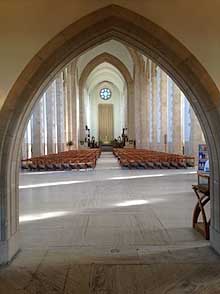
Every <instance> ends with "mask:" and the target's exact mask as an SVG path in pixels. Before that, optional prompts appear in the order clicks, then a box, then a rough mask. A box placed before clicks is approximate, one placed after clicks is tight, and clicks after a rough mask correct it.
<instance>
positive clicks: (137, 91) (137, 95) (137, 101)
mask: <svg viewBox="0 0 220 294" xmlns="http://www.w3.org/2000/svg"><path fill="white" fill-rule="evenodd" d="M134 58H135V64H134V113H135V116H134V119H135V140H136V147H137V148H141V81H140V76H141V69H140V55H139V54H138V53H137V52H135V55H134Z"/></svg>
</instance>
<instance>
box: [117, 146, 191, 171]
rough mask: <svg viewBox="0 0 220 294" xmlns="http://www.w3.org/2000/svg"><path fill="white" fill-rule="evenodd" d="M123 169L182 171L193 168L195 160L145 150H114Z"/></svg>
mask: <svg viewBox="0 0 220 294" xmlns="http://www.w3.org/2000/svg"><path fill="white" fill-rule="evenodd" d="M113 154H114V155H115V156H116V157H117V158H118V160H119V163H120V165H121V166H122V167H126V168H144V169H155V168H159V169H162V168H164V169H171V168H174V169H180V168H187V167H193V166H194V165H195V158H194V157H192V156H184V155H179V154H170V153H166V152H158V151H153V150H145V149H126V148H124V149H113Z"/></svg>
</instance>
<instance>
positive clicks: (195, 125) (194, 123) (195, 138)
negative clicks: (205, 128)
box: [190, 107, 205, 164]
mask: <svg viewBox="0 0 220 294" xmlns="http://www.w3.org/2000/svg"><path fill="white" fill-rule="evenodd" d="M190 115H191V137H190V141H191V150H192V155H193V156H195V158H196V164H197V159H198V145H199V144H205V140H204V136H203V133H202V129H201V127H200V124H199V121H198V119H197V117H196V115H195V113H194V111H193V109H192V107H191V108H190Z"/></svg>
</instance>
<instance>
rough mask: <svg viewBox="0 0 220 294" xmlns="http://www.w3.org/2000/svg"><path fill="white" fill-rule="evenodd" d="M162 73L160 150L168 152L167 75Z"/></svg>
mask: <svg viewBox="0 0 220 294" xmlns="http://www.w3.org/2000/svg"><path fill="white" fill-rule="evenodd" d="M160 71H161V81H160V95H161V115H160V121H161V132H160V150H161V151H163V152H167V144H166V141H167V74H166V73H165V72H164V71H163V70H160Z"/></svg>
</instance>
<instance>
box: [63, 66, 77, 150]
mask: <svg viewBox="0 0 220 294" xmlns="http://www.w3.org/2000/svg"><path fill="white" fill-rule="evenodd" d="M76 70H77V67H76V60H74V61H73V62H71V63H70V64H69V65H68V66H67V68H66V69H65V71H64V97H65V99H64V100H65V134H66V135H65V137H66V143H67V142H68V141H72V142H73V147H72V148H77V147H78V123H77V121H78V114H77V112H78V110H77V108H78V106H77V105H78V102H77V100H78V84H77V78H76Z"/></svg>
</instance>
